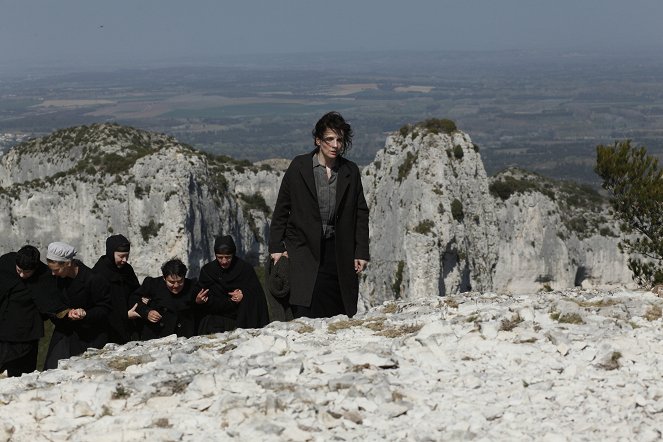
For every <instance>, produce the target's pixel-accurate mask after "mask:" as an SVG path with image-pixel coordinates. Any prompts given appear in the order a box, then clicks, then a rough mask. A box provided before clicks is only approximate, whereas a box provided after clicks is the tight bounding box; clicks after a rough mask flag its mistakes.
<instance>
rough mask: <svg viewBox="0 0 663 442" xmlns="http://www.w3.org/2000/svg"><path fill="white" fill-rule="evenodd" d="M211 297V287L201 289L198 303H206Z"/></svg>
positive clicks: (197, 298)
mask: <svg viewBox="0 0 663 442" xmlns="http://www.w3.org/2000/svg"><path fill="white" fill-rule="evenodd" d="M208 299H209V289H201V290H200V291H199V292H198V294H197V295H196V304H205V303H206V302H207V300H208Z"/></svg>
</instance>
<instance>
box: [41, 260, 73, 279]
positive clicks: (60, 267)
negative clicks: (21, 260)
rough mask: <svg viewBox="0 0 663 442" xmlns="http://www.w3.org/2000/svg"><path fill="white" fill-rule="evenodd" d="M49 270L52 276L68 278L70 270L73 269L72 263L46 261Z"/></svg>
mask: <svg viewBox="0 0 663 442" xmlns="http://www.w3.org/2000/svg"><path fill="white" fill-rule="evenodd" d="M46 263H47V264H48V268H49V269H50V271H51V274H52V275H53V276H55V277H56V278H66V277H67V276H68V275H69V269H70V268H71V261H66V262H58V261H51V260H46Z"/></svg>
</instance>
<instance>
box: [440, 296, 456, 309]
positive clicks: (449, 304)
mask: <svg viewBox="0 0 663 442" xmlns="http://www.w3.org/2000/svg"><path fill="white" fill-rule="evenodd" d="M444 304H446V306H447V307H449V308H458V305H459V304H458V301H456V300H455V299H453V298H446V299H445V300H444Z"/></svg>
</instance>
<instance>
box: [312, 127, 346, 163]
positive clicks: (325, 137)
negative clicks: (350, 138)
mask: <svg viewBox="0 0 663 442" xmlns="http://www.w3.org/2000/svg"><path fill="white" fill-rule="evenodd" d="M315 144H316V145H317V146H318V147H319V148H320V152H321V153H322V155H323V156H324V157H325V160H327V161H334V160H335V159H336V158H338V157H339V156H340V155H341V152H342V151H343V133H339V132H335V131H333V130H331V129H326V130H325V132H324V134H322V138H316V139H315Z"/></svg>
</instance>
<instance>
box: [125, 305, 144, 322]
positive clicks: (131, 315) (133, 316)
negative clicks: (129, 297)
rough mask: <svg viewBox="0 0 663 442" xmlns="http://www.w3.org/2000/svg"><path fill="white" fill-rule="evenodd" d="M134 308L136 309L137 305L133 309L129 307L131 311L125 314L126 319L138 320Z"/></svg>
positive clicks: (138, 316)
mask: <svg viewBox="0 0 663 442" xmlns="http://www.w3.org/2000/svg"><path fill="white" fill-rule="evenodd" d="M136 307H138V303H135V304H134V306H133V307H131V310H129V311H128V312H127V318H129V319H137V318H140V317H141V316H140V315H139V314H138V312H137V311H136Z"/></svg>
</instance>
